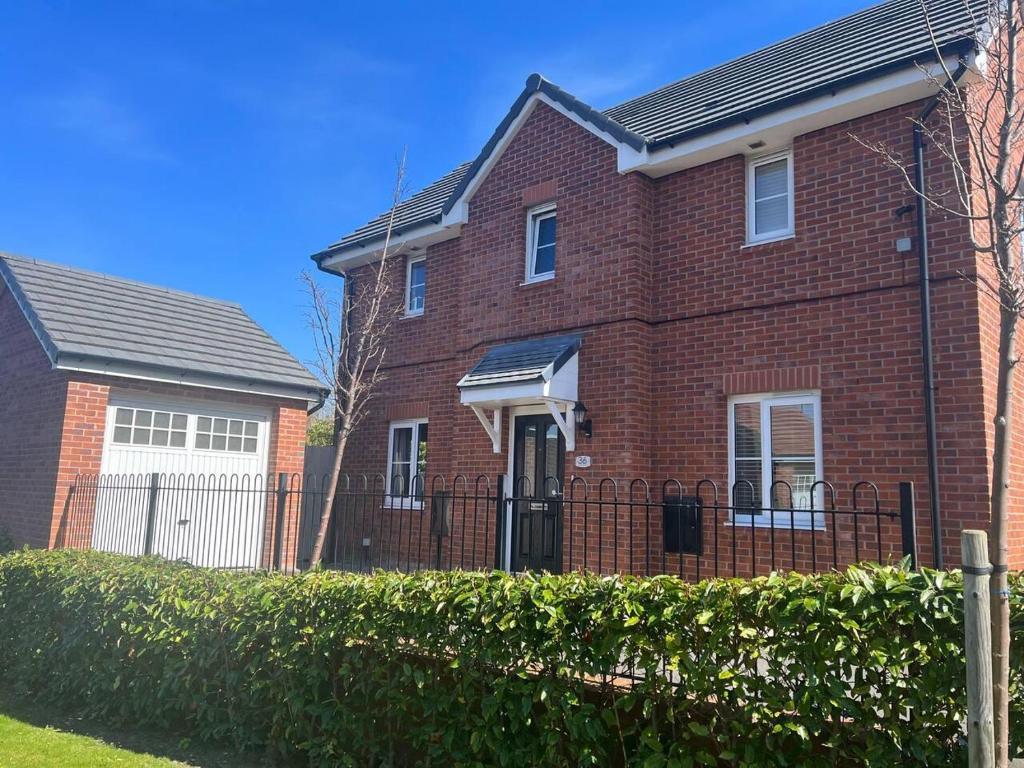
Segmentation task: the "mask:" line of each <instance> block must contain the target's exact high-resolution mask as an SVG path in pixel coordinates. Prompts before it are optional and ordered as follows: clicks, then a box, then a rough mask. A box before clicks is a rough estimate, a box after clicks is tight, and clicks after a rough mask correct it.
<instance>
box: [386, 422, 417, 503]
mask: <svg viewBox="0 0 1024 768" xmlns="http://www.w3.org/2000/svg"><path fill="white" fill-rule="evenodd" d="M426 475H427V420H426V419H412V420H408V421H394V422H392V423H391V429H390V432H389V435H388V476H387V488H388V495H390V496H392V497H397V498H398V499H408V500H409V501H412V502H417V503H418V502H421V501H422V500H423V492H424V487H425V486H426Z"/></svg>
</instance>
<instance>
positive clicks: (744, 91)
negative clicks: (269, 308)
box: [313, 0, 986, 263]
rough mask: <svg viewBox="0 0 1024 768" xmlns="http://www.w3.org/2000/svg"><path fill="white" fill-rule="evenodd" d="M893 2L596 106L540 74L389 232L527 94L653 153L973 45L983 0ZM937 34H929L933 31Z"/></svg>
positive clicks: (318, 257)
mask: <svg viewBox="0 0 1024 768" xmlns="http://www.w3.org/2000/svg"><path fill="white" fill-rule="evenodd" d="M926 5H927V8H928V21H929V23H930V25H931V31H930V32H929V29H928V26H926V24H925V16H924V13H923V11H922V7H921V0H889V1H888V2H884V3H881V4H878V5H874V6H872V7H870V8H866V9H864V10H862V11H859V12H857V13H854V14H852V15H850V16H846V17H844V18H841V19H838V20H837V21H833V22H830V23H828V24H825V25H823V26H820V27H817V28H815V29H812V30H809V31H807V32H803V33H801V34H798V35H796V36H794V37H791V38H789V39H787V40H783V41H781V42H778V43H775V44H773V45H769V46H767V47H765V48H762V49H760V50H758V51H754V52H753V53H749V54H747V55H745V56H741V57H740V58H738V59H733V60H732V61H729V62H726V63H724V64H719V65H717V66H715V67H712V68H711V69H708V70H705V71H703V72H699V73H697V74H694V75H691V76H690V77H687V78H684V79H682V80H679V81H677V82H675V83H671V84H669V85H666V86H664V87H662V88H659V89H657V90H655V91H652V92H651V93H648V94H645V95H643V96H638V97H636V98H634V99H631V100H629V101H627V102H624V103H623V104H619V105H618V106H615V107H612V108H610V109H607V110H605V111H604V112H598V111H597V110H595V109H593V108H592V107H590V106H589V105H587V104H584V103H583V102H581V101H580V100H578V99H576V98H574V97H573V96H571V95H570V94H568V93H566V92H565V91H563V90H562V89H560V88H558V87H557V86H555V85H554V84H552V83H550V82H548V81H546V80H544V78H542V77H541V76H540V75H537V74H534V75H531V76H530V78H529V79H528V80H527V86H526V89H525V90H524V91H523V93H522V94H521V95H520V96H519V98H518V99H517V100H516V103H515V104H514V105H513V107H512V110H511V112H510V113H509V115H508V116H507V117H506V118H505V119H504V121H503V122H502V125H501V126H499V128H498V131H497V132H496V136H495V137H494V138H492V139H491V141H489V142H488V143H487V145H486V146H485V147H484V148H483V150H482V151H481V153H480V155H479V156H478V157H477V159H476V160H475V161H473V162H472V163H463V164H462V165H460V166H459V167H457V168H455V169H454V170H452V171H450V172H449V173H448V174H447V175H445V176H444V177H442V178H441V179H440V180H438V181H436V182H434V183H433V184H431V185H430V186H428V187H426V188H425V189H423V190H422V191H420V192H418V193H416V194H415V195H413V196H412V197H411V198H409V199H408V200H406V201H404V202H403V203H401V204H400V205H399V206H398V209H397V210H396V217H395V227H394V228H393V232H394V234H398V233H400V232H405V231H408V230H410V229H414V228H416V227H418V226H424V225H427V224H431V223H437V222H439V221H440V220H441V217H442V215H443V214H444V213H446V212H447V211H448V210H450V209H451V207H452V204H453V203H454V202H455V201H456V200H457V199H458V198H459V196H460V194H461V193H462V192H463V190H464V189H465V188H466V186H467V185H468V184H469V182H470V181H471V180H472V177H473V176H474V174H475V173H476V172H477V171H478V170H479V169H480V167H481V166H482V165H483V164H484V160H486V158H487V156H488V155H489V154H490V153H491V151H492V150H493V149H494V146H495V145H496V143H497V141H496V138H497V136H498V135H499V134H500V133H501V132H502V131H503V129H504V127H507V125H508V124H510V123H511V122H512V120H513V118H514V117H515V115H516V113H517V112H518V111H519V110H521V109H522V108H523V106H524V104H525V103H526V102H527V100H528V97H529V96H530V94H532V93H533V92H543V93H545V94H546V95H547V96H549V97H550V98H552V99H553V100H554V101H556V102H557V103H559V104H560V105H562V106H563V107H564V108H565V109H567V110H568V111H570V112H572V113H574V114H576V115H578V116H579V117H580V118H582V119H583V120H585V121H587V122H590V123H594V124H596V125H598V127H600V128H601V129H602V130H604V131H606V132H608V133H610V134H611V135H613V136H614V137H615V138H617V139H618V140H619V141H622V142H624V143H625V144H627V145H631V146H633V148H638V147H644V148H646V149H647V150H651V151H653V150H655V149H658V148H660V147H662V146H664V145H671V144H673V143H675V142H679V141H683V140H685V139H689V138H692V137H694V136H697V135H700V134H705V133H711V132H714V131H717V130H721V129H723V128H726V127H728V126H730V125H733V124H735V123H739V122H744V121H748V122H749V121H750V120H751V119H753V118H754V117H756V116H759V115H763V114H766V113H769V112H773V111H776V110H779V109H782V108H784V107H787V106H791V105H794V104H799V103H802V102H805V101H809V100H810V99H812V98H815V97H816V96H819V95H821V94H823V93H829V92H834V91H836V90H840V89H842V88H847V87H849V86H851V85H853V84H855V83H857V82H863V81H865V80H870V79H872V78H877V77H881V76H882V75H884V74H887V73H889V72H892V71H893V70H895V69H898V68H901V67H903V68H907V67H913V66H914V65H915V64H919V63H922V62H925V61H928V60H931V59H933V58H934V52H935V45H938V47H939V48H940V50H942V51H943V52H944V53H947V52H949V51H952V50H959V49H961V48H964V46H965V45H969V44H970V42H971V39H970V35H971V34H973V32H974V30H976V29H977V28H978V27H979V26H980V25H981V23H982V22H983V20H984V15H985V10H986V0H967V2H966V3H965V1H964V0H926ZM931 35H934V41H933V39H932V36H931ZM388 213H389V212H384V213H382V214H381V215H380V216H378V217H376V218H375V219H373V220H372V221H370V222H368V223H367V224H364V225H363V226H362V227H360V228H359V229H357V230H355V231H353V232H351V233H350V234H348V235H345V236H344V237H342V238H340V239H339V240H337V241H335V242H334V243H332V244H331V245H329V246H328V247H327V248H326V249H324V250H322V251H320V252H319V253H316V254H314V255H313V259H314V260H315V261H316V262H317V263H321V262H322V261H323V260H324V259H325V258H326V257H327V256H328V255H331V254H335V253H338V252H341V251H345V250H349V249H353V248H358V247H362V246H365V245H367V244H369V243H373V242H375V241H379V240H382V239H383V238H384V236H385V234H386V233H387V228H388V227H387V224H388Z"/></svg>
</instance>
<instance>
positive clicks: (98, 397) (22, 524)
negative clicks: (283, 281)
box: [0, 254, 326, 569]
mask: <svg viewBox="0 0 1024 768" xmlns="http://www.w3.org/2000/svg"><path fill="white" fill-rule="evenodd" d="M0 328H4V329H5V331H6V332H5V333H3V334H0V392H2V393H4V395H5V396H4V397H2V398H0V490H2V491H4V493H0V498H3V499H7V500H9V504H8V506H7V508H6V509H5V506H4V503H3V502H2V501H0V527H7V528H9V529H10V531H11V533H12V535H13V536H14V537H15V540H16V541H17V542H19V543H21V542H23V543H28V544H31V545H32V546H56V547H82V548H85V547H96V548H98V549H103V550H107V551H114V552H123V553H125V554H143V553H150V554H155V555H160V556H163V557H166V558H169V559H173V560H184V561H187V562H189V563H193V564H195V565H211V566H219V567H224V568H247V569H251V568H257V567H268V565H269V564H270V563H271V562H272V560H273V558H278V559H281V558H284V560H281V562H284V561H285V560H287V558H290V557H295V556H296V552H297V548H296V544H295V542H294V541H291V540H289V541H288V542H285V541H284V538H285V537H286V536H290V537H292V539H294V538H295V536H296V535H297V534H296V531H297V520H296V519H295V518H296V516H297V514H298V513H297V512H292V511H290V510H289V511H287V517H285V518H282V516H281V513H282V511H281V510H280V509H279V508H278V507H275V506H274V503H273V500H274V498H275V497H276V496H280V494H279V493H277V488H278V481H279V478H280V477H281V476H284V477H294V476H299V475H301V474H302V472H303V454H304V443H305V437H306V424H307V420H308V413H309V412H310V411H315V410H316V409H317V408H319V407H320V404H322V402H323V399H324V397H325V395H326V392H325V391H324V389H323V387H322V386H320V383H319V382H318V381H317V379H316V377H314V376H313V375H312V374H311V373H310V372H309V371H308V370H306V368H305V367H304V366H303V365H302V364H301V363H300V362H299V361H298V360H296V359H295V358H294V357H293V356H292V355H291V354H289V353H288V351H287V350H286V349H284V348H283V347H282V346H281V345H280V344H279V343H277V342H276V341H275V340H274V339H273V337H272V336H271V335H270V334H269V333H267V331H266V330H265V329H264V328H262V327H260V326H259V325H258V324H257V323H256V322H255V321H254V320H253V319H252V317H250V316H249V315H248V314H247V313H246V312H245V310H244V309H243V308H242V307H241V306H239V305H238V304H235V303H233V302H228V301H222V300H219V299H212V298H209V297H205V296H197V295H195V294H191V293H184V292H181V291H175V290H172V289H169V288H164V287H162V286H155V285H147V284H144V283H138V282H135V281H133V280H126V279H124V278H120V277H114V276H111V275H101V274H97V273H95V272H88V271H86V270H80V269H72V268H70V267H66V266H63V265H60V264H52V263H48V262H42V261H38V260H35V259H26V258H22V257H17V256H11V255H10V254H0ZM267 478H272V480H271V481H269V482H268V480H267ZM268 510H273V512H274V514H268Z"/></svg>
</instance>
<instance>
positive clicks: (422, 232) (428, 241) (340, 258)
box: [320, 210, 466, 273]
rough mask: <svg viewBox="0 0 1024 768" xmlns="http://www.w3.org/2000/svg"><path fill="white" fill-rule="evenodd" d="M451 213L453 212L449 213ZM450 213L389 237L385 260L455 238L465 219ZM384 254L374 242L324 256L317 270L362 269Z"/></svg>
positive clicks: (382, 243)
mask: <svg viewBox="0 0 1024 768" xmlns="http://www.w3.org/2000/svg"><path fill="white" fill-rule="evenodd" d="M454 213H455V211H454V210H453V211H452V214H454ZM460 213H463V211H460ZM452 214H449V215H448V216H445V217H444V218H443V219H442V220H441V222H440V223H438V224H424V225H423V226H421V227H415V228H414V229H410V230H407V231H405V232H403V233H401V234H400V235H392V237H391V244H390V245H389V246H388V258H391V257H392V256H399V255H401V254H403V253H406V252H408V251H409V250H411V249H413V248H427V247H428V246H431V245H436V244H437V243H443V242H444V241H445V240H451V239H453V238H456V237H458V236H459V234H460V233H461V232H462V225H463V224H465V223H466V220H465V219H463V218H461V217H460V216H459V215H452ZM383 251H384V241H383V240H374V241H373V242H370V243H367V244H366V245H364V246H360V247H359V248H349V249H346V250H344V251H339V252H338V253H337V254H332V255H330V256H327V257H325V258H324V260H323V261H321V262H320V269H321V270H323V271H324V272H335V273H342V272H344V271H345V270H347V269H352V268H354V267H361V266H363V265H364V264H370V263H372V262H374V261H376V260H377V259H379V258H380V257H381V254H382V253H383Z"/></svg>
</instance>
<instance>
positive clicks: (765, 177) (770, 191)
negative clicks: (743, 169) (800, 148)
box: [747, 152, 793, 243]
mask: <svg viewBox="0 0 1024 768" xmlns="http://www.w3.org/2000/svg"><path fill="white" fill-rule="evenodd" d="M792 234H793V154H792V153H791V152H783V153H780V154H776V155H769V156H768V157H760V158H758V159H756V160H751V161H750V163H749V164H748V165H747V242H748V243H756V242H761V241H764V240H777V239H779V238H782V237H788V236H789V235H792Z"/></svg>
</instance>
